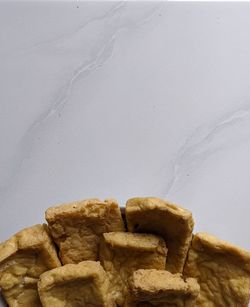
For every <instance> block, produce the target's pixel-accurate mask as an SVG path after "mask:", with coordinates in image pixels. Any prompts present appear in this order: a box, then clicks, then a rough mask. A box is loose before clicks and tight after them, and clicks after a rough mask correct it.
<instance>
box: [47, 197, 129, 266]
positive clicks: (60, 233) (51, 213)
mask: <svg viewBox="0 0 250 307" xmlns="http://www.w3.org/2000/svg"><path fill="white" fill-rule="evenodd" d="M45 217H46V220H47V222H48V224H49V230H50V232H51V235H52V237H53V239H54V241H55V242H56V244H57V245H58V247H59V255H60V258H61V260H62V263H63V264H67V263H79V262H81V261H84V260H93V261H96V260H98V250H99V241H100V236H101V235H102V234H103V233H104V232H110V231H124V224H123V220H122V217H121V212H120V209H119V207H118V203H117V202H116V201H115V200H105V201H100V200H98V199H89V200H84V201H78V202H73V203H69V204H64V205H60V206H58V207H52V208H49V209H48V210H47V211H46V213H45Z"/></svg>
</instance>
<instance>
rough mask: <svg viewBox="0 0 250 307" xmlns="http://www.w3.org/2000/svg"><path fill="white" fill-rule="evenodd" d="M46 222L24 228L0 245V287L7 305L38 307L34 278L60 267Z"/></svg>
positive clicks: (36, 278)
mask: <svg viewBox="0 0 250 307" xmlns="http://www.w3.org/2000/svg"><path fill="white" fill-rule="evenodd" d="M60 265H61V263H60V261H59V259H58V257H57V254H56V250H55V247H54V245H53V243H52V241H51V238H50V237H49V234H48V230H47V226H46V225H35V226H33V227H30V228H26V229H23V230H22V231H20V232H18V233H17V234H15V235H14V236H12V237H11V238H10V239H9V240H7V241H5V242H3V243H1V244H0V288H1V289H2V294H3V296H4V297H5V299H6V301H7V303H8V305H9V306H10V307H20V306H23V307H27V306H28V307H36V306H41V303H40V300H39V297H38V293H37V281H38V278H39V276H40V274H41V273H43V272H45V271H47V270H49V269H53V268H56V267H58V266H60Z"/></svg>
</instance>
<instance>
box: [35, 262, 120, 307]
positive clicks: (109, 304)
mask: <svg viewBox="0 0 250 307" xmlns="http://www.w3.org/2000/svg"><path fill="white" fill-rule="evenodd" d="M38 291H39V295H40V298H41V302H42V304H43V307H51V306H53V307H65V306H67V307H76V306H81V307H85V306H86V307H94V306H96V307H115V303H114V300H113V299H112V297H111V295H110V293H109V280H108V278H107V275H106V272H105V271H104V269H103V268H102V266H101V265H100V263H99V262H95V261H83V262H80V263H78V264H66V265H64V266H62V267H60V268H56V269H53V270H51V271H48V272H45V273H43V274H42V275H41V276H40V280H39V282H38Z"/></svg>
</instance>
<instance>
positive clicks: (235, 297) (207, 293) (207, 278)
mask: <svg viewBox="0 0 250 307" xmlns="http://www.w3.org/2000/svg"><path fill="white" fill-rule="evenodd" d="M184 274H185V276H190V277H194V278H197V280H198V282H199V284H200V287H201V290H200V294H199V296H198V299H197V306H201V307H203V306H204V307H247V306H248V302H249V298H250V253H249V252H248V251H245V250H243V249H240V248H238V247H236V246H234V245H232V244H229V243H227V242H225V241H222V240H219V239H217V238H215V237H214V236H211V235H209V234H206V233H197V234H196V235H195V236H194V238H193V240H192V246H191V248H190V251H189V253H188V259H187V263H186V265H185V269H184Z"/></svg>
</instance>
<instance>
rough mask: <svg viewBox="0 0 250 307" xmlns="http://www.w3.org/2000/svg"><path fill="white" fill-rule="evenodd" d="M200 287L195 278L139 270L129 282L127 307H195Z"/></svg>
mask: <svg viewBox="0 0 250 307" xmlns="http://www.w3.org/2000/svg"><path fill="white" fill-rule="evenodd" d="M199 290H200V287H199V285H198V283H197V281H196V280H195V279H193V278H187V279H186V280H184V279H183V278H182V275H181V274H179V273H178V274H171V273H170V272H168V271H165V270H155V269H151V270H137V271H135V272H134V273H133V275H132V277H131V279H130V282H129V294H128V296H127V298H126V304H125V306H126V307H141V306H161V307H163V306H164V307H165V306H175V307H193V306H195V305H196V298H197V296H198V294H199Z"/></svg>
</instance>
